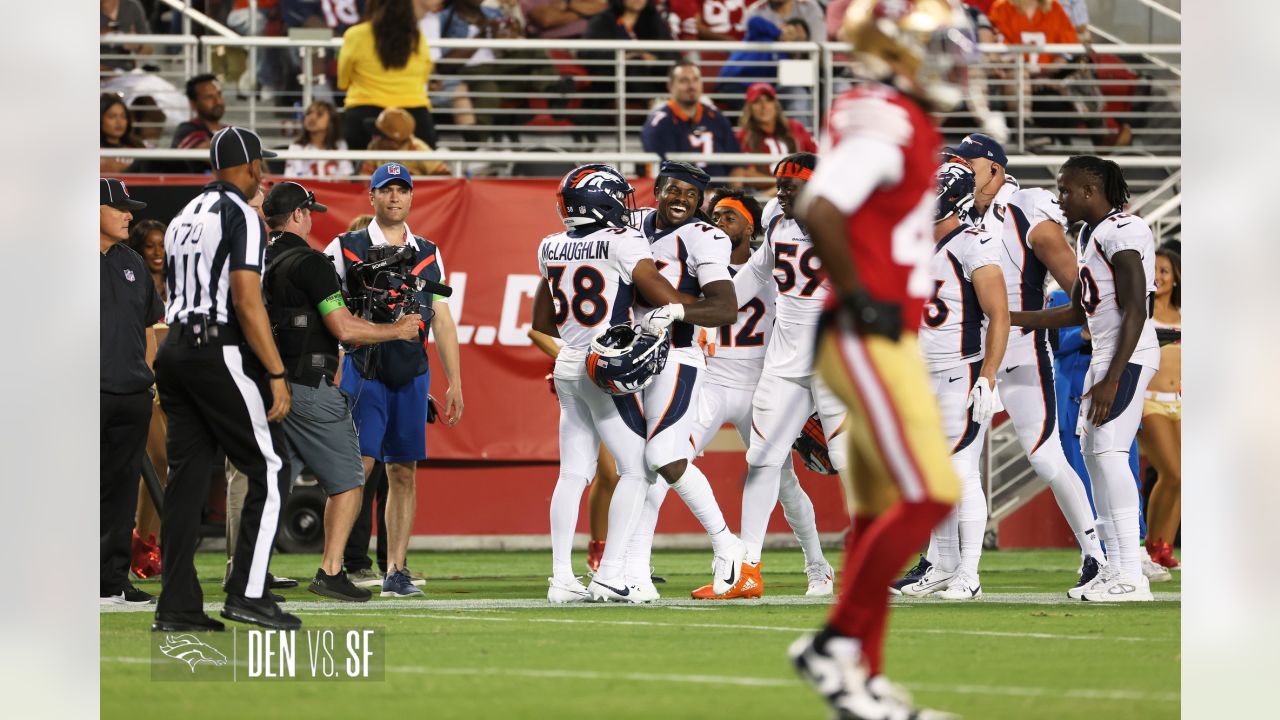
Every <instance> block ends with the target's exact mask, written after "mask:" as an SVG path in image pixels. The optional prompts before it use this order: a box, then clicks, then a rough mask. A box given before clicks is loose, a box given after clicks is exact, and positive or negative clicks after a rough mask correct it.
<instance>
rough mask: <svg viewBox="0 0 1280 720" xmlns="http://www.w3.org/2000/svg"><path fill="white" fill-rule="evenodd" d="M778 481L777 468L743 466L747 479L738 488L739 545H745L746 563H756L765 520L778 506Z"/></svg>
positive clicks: (767, 525) (764, 531) (762, 542)
mask: <svg viewBox="0 0 1280 720" xmlns="http://www.w3.org/2000/svg"><path fill="white" fill-rule="evenodd" d="M781 479H782V468H780V467H771V466H767V465H748V466H747V479H746V481H745V482H744V483H743V485H742V542H744V543H746V544H747V558H746V560H747V562H749V563H752V564H755V563H758V562H760V553H761V552H762V551H763V550H764V535H765V533H766V532H767V531H768V528H769V517H770V516H771V515H773V508H774V506H776V505H777V504H778V492H779V488H780V483H781ZM796 482H797V483H798V482H799V481H798V480H797V481H796Z"/></svg>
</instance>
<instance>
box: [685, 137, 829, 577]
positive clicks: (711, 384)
mask: <svg viewBox="0 0 1280 720" xmlns="http://www.w3.org/2000/svg"><path fill="white" fill-rule="evenodd" d="M810 157H813V156H810ZM792 181H793V178H779V180H778V183H779V184H780V185H781V184H783V183H784V182H785V183H786V185H787V187H788V189H787V191H786V193H785V195H784V197H785V198H786V200H785V202H786V203H787V206H788V209H790V203H791V200H792V199H794V197H795V195H794V190H795V188H794V186H793V185H792V184H791V183H792ZM795 182H800V183H802V182H803V181H800V180H797V181H795ZM710 207H711V208H712V210H711V218H712V220H713V221H714V222H715V224H716V227H718V228H720V229H721V230H723V231H724V233H725V234H726V235H728V236H729V239H730V240H731V241H732V242H733V253H732V255H731V256H730V263H731V264H730V266H729V268H730V272H732V273H734V275H735V277H734V288H735V290H736V291H737V292H738V293H739V294H738V295H737V302H739V303H740V304H741V305H740V307H739V308H738V319H737V320H736V321H735V322H734V324H733V325H725V326H723V327H721V328H719V329H718V330H715V331H713V335H712V336H711V337H710V339H709V342H708V343H707V344H706V346H705V348H704V350H705V352H706V355H707V379H706V383H705V384H704V385H703V389H702V392H701V393H700V394H699V396H698V414H697V418H696V421H695V423H696V427H697V432H696V434H695V438H696V439H697V441H698V442H697V450H698V452H701V451H702V450H703V448H705V447H706V446H707V443H709V442H710V441H711V439H712V438H713V437H714V436H715V434H716V432H717V431H719V429H720V427H721V426H722V425H723V424H724V423H725V422H730V423H733V425H734V427H736V428H737V430H738V435H739V436H741V437H742V442H743V444H744V445H746V446H747V447H748V448H750V447H751V445H752V443H753V442H754V441H755V440H754V437H753V436H754V433H753V431H752V429H751V428H752V425H751V423H752V397H753V395H754V394H755V390H756V388H757V386H758V385H759V384H760V377H761V373H762V371H763V370H764V368H765V364H766V363H767V360H766V353H767V348H768V347H769V346H770V345H771V344H772V342H773V335H774V330H775V328H777V327H778V326H777V325H776V324H775V322H774V311H775V307H776V305H775V300H776V298H777V295H778V286H777V284H776V283H775V282H774V280H773V277H772V274H771V272H770V271H769V270H765V271H764V278H763V280H757V281H755V282H753V283H751V284H750V287H745V286H744V285H740V284H739V282H740V281H739V279H738V276H739V275H741V274H742V270H743V266H744V264H745V263H746V262H747V260H748V258H750V257H751V255H752V252H751V239H752V238H753V237H754V236H755V235H756V234H757V228H760V227H761V221H760V216H761V213H760V204H759V203H758V202H756V200H755V198H753V197H751V196H750V195H748V194H747V193H746V192H745V191H743V190H739V189H733V190H720V191H717V192H716V194H715V195H714V196H712V198H711V203H710ZM806 242H807V239H806ZM757 252H761V251H757ZM768 252H769V253H770V259H772V254H771V253H772V251H771V250H770V251H768ZM769 265H770V266H772V262H770V263H769ZM744 293H746V294H744ZM807 344H808V345H812V344H813V343H812V340H810V341H809V343H807ZM798 432H799V431H797V433H798ZM779 472H780V475H781V483H780V486H779V488H778V489H777V490H776V491H775V492H776V496H775V500H774V502H775V503H777V502H779V501H781V504H782V513H783V515H784V516H785V517H786V519H787V523H788V524H789V525H790V526H791V529H792V530H793V531H794V532H795V535H796V539H798V540H799V541H800V547H801V550H802V551H803V552H804V557H805V573H806V575H807V577H808V584H809V587H808V590H807V591H806V593H805V594H806V595H810V596H826V595H831V593H832V591H833V589H834V582H833V577H832V575H833V572H834V571H833V570H832V569H831V565H830V564H828V563H827V560H826V557H825V556H824V555H823V553H822V543H821V541H820V539H819V537H818V526H817V519H816V517H815V515H814V511H813V502H812V501H811V500H810V499H809V496H808V495H807V494H806V493H805V491H804V489H803V488H802V487H800V479H799V478H798V477H796V472H795V468H794V467H793V465H792V458H791V449H790V446H788V447H787V448H786V452H785V456H784V457H783V462H782V465H781V466H780V468H779ZM766 501H767V500H766ZM743 504H744V506H745V505H746V494H745V493H744V501H743ZM769 509H770V510H772V507H770V508H769ZM744 517H745V515H744ZM765 520H766V522H767V520H768V515H765ZM744 535H745V526H744ZM761 541H762V542H763V536H762V537H761ZM750 552H751V545H750V543H748V562H750V560H749V556H750ZM756 552H757V558H756V565H755V566H754V567H752V568H750V570H751V572H749V569H748V568H746V567H744V569H743V573H742V577H741V578H740V580H739V583H738V585H735V586H734V587H733V588H731V589H730V590H729V592H727V593H725V594H723V595H716V594H715V593H714V592H713V588H712V587H711V585H706V586H704V587H701V588H698V589H697V590H694V591H693V593H692V595H693V597H694V598H695V599H699V600H712V599H714V600H728V599H735V598H753V597H760V596H761V595H762V593H763V590H764V588H763V584H762V583H761V582H760V579H759V577H758V575H759V570H758V566H759V557H758V552H759V551H758V550H757V551H756ZM748 575H753V576H754V577H748Z"/></svg>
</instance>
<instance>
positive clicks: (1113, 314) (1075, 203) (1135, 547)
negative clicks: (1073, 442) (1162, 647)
mask: <svg viewBox="0 0 1280 720" xmlns="http://www.w3.org/2000/svg"><path fill="white" fill-rule="evenodd" d="M1058 197H1059V200H1060V202H1061V203H1062V210H1063V213H1064V214H1065V215H1066V219H1067V222H1068V223H1070V224H1073V225H1074V224H1075V223H1077V222H1081V221H1083V222H1084V227H1083V228H1082V229H1081V230H1080V238H1079V248H1080V259H1079V261H1078V267H1079V275H1078V278H1079V279H1078V281H1077V283H1076V284H1075V287H1074V288H1073V289H1072V291H1071V304H1070V305H1064V306H1062V307H1057V308H1053V309H1052V310H1040V311H1038V312H1028V311H1021V312H1014V313H1012V316H1013V324H1014V325H1019V326H1022V327H1025V328H1037V329H1047V328H1059V327H1069V326H1071V325H1079V324H1080V323H1082V322H1085V321H1086V320H1087V322H1088V327H1089V335H1090V336H1091V340H1092V343H1093V358H1092V360H1090V362H1089V372H1088V374H1087V375H1086V376H1085V382H1084V386H1085V387H1086V388H1088V390H1087V391H1086V392H1085V394H1084V396H1083V402H1082V404H1081V406H1080V415H1081V418H1080V426H1081V429H1082V433H1081V435H1082V438H1081V443H1080V444H1081V450H1082V451H1083V453H1084V461H1085V467H1086V468H1088V470H1089V477H1090V478H1091V479H1092V480H1093V499H1094V503H1095V504H1096V506H1097V508H1098V534H1100V535H1101V536H1102V541H1103V542H1104V543H1106V546H1107V553H1108V556H1107V557H1108V560H1109V561H1110V562H1109V563H1108V564H1107V565H1106V566H1104V567H1103V568H1102V569H1101V570H1100V571H1099V572H1098V574H1097V577H1096V578H1094V579H1093V581H1092V582H1090V583H1088V584H1086V585H1084V586H1083V587H1078V588H1074V589H1073V590H1072V591H1071V592H1069V593H1068V595H1069V596H1071V597H1077V596H1078V597H1082V598H1083V599H1084V600H1100V601H1107V602H1135V601H1146V600H1152V599H1153V597H1152V595H1151V587H1150V584H1149V583H1148V581H1147V578H1146V577H1145V576H1144V575H1143V572H1142V562H1141V555H1142V546H1141V545H1140V544H1139V541H1138V536H1139V527H1138V512H1139V502H1138V491H1137V488H1136V487H1135V486H1134V482H1133V474H1132V472H1131V471H1130V469H1129V452H1130V447H1131V446H1132V445H1133V440H1134V438H1135V437H1136V436H1137V433H1138V423H1139V422H1140V421H1141V419H1142V396H1143V393H1144V392H1146V389H1147V384H1148V383H1149V382H1150V381H1151V377H1152V376H1153V375H1155V372H1156V370H1157V369H1158V368H1159V367H1160V344H1159V342H1158V341H1157V339H1156V329H1155V324H1154V323H1153V322H1152V320H1151V314H1150V309H1151V298H1152V295H1153V293H1154V292H1155V253H1156V249H1155V243H1154V241H1153V240H1152V237H1151V229H1150V228H1149V227H1147V223H1146V222H1145V221H1143V220H1142V218H1139V217H1136V216H1134V215H1129V214H1127V213H1125V212H1124V211H1123V210H1122V209H1121V208H1123V207H1124V205H1125V203H1127V202H1128V201H1129V188H1128V185H1127V184H1126V183H1125V181H1124V175H1123V174H1122V173H1121V171H1120V167H1119V166H1118V165H1116V164H1115V163H1114V162H1112V161H1110V160H1104V159H1102V158H1097V157H1093V156H1090V155H1083V156H1076V157H1072V158H1070V159H1068V160H1067V162H1065V163H1063V165H1062V169H1061V170H1060V171H1059V173H1058Z"/></svg>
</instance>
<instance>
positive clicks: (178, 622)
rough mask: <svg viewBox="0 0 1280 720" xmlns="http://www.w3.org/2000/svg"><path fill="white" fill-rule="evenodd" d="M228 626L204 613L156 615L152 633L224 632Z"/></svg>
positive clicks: (152, 624)
mask: <svg viewBox="0 0 1280 720" xmlns="http://www.w3.org/2000/svg"><path fill="white" fill-rule="evenodd" d="M225 629H226V626H225V625H223V624H222V623H221V622H219V621H217V620H214V619H213V618H211V617H209V616H208V615H205V614H204V613H202V612H189V613H185V612H179V613H164V614H160V613H156V620H155V622H153V623H151V632H222V631H223V630H225Z"/></svg>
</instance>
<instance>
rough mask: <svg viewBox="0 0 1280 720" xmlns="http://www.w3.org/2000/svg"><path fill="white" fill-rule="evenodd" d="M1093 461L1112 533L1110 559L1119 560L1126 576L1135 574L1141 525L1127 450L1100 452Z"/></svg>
mask: <svg viewBox="0 0 1280 720" xmlns="http://www.w3.org/2000/svg"><path fill="white" fill-rule="evenodd" d="M1095 462H1096V463H1097V464H1098V465H1099V467H1100V469H1101V471H1102V481H1103V482H1104V483H1106V486H1107V491H1106V494H1107V503H1108V505H1109V506H1110V515H1111V532H1112V534H1113V535H1114V536H1115V549H1114V550H1113V551H1112V553H1111V558H1112V561H1113V562H1114V561H1118V562H1119V563H1120V571H1121V572H1122V573H1123V574H1124V575H1125V576H1126V577H1130V578H1137V577H1139V576H1140V575H1142V556H1141V554H1140V553H1141V552H1142V547H1141V543H1140V541H1139V539H1138V537H1139V535H1140V534H1141V528H1140V527H1139V526H1138V507H1139V500H1138V487H1137V485H1136V484H1135V483H1134V479H1133V470H1131V469H1130V468H1129V453H1127V452H1106V453H1102V454H1101V455H1098V456H1097V458H1096V460H1095Z"/></svg>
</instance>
